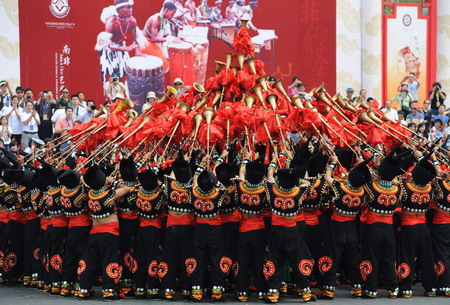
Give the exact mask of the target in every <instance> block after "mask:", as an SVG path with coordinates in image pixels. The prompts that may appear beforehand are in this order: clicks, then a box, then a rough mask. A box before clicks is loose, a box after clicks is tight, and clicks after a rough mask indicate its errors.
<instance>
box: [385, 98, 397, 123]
mask: <svg viewBox="0 0 450 305" xmlns="http://www.w3.org/2000/svg"><path fill="white" fill-rule="evenodd" d="M382 111H383V112H384V113H386V115H387V116H388V117H389V118H390V119H393V120H395V121H398V112H397V109H394V108H392V102H391V101H390V100H386V102H384V108H383V109H382Z"/></svg>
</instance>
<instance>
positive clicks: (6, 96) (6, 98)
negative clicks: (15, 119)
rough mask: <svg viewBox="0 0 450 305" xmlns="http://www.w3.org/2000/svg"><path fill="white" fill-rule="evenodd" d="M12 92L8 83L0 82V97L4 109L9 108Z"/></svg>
mask: <svg viewBox="0 0 450 305" xmlns="http://www.w3.org/2000/svg"><path fill="white" fill-rule="evenodd" d="M13 95H14V94H13V92H12V90H11V87H10V86H9V83H8V82H7V81H5V80H2V81H1V82H0V96H1V98H2V101H3V105H4V106H6V107H9V106H11V96H13Z"/></svg>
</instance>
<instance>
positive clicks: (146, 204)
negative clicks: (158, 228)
mask: <svg viewBox="0 0 450 305" xmlns="http://www.w3.org/2000/svg"><path fill="white" fill-rule="evenodd" d="M136 207H137V208H138V209H140V210H142V211H145V212H150V211H151V210H152V204H151V202H150V201H147V200H142V198H138V199H136Z"/></svg>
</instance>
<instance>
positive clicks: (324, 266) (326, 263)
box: [317, 256, 333, 273]
mask: <svg viewBox="0 0 450 305" xmlns="http://www.w3.org/2000/svg"><path fill="white" fill-rule="evenodd" d="M317 263H318V264H319V270H320V272H322V273H325V272H328V271H330V270H331V267H332V266H333V260H332V259H331V257H329V256H322V257H321V258H319V260H318V261H317Z"/></svg>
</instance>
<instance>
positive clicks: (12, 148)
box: [9, 141, 20, 154]
mask: <svg viewBox="0 0 450 305" xmlns="http://www.w3.org/2000/svg"><path fill="white" fill-rule="evenodd" d="M19 145H20V144H19V143H17V142H16V141H11V143H9V150H10V151H11V152H13V153H15V154H16V153H18V152H19Z"/></svg>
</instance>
